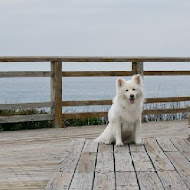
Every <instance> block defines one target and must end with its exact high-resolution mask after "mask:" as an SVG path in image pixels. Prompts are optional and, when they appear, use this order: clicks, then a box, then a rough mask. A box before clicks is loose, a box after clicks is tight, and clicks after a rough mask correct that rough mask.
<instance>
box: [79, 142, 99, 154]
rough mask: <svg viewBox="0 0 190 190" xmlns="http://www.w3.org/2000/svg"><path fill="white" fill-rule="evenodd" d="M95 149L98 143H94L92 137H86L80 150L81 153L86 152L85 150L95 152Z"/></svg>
mask: <svg viewBox="0 0 190 190" xmlns="http://www.w3.org/2000/svg"><path fill="white" fill-rule="evenodd" d="M97 149H98V143H96V142H95V141H94V139H86V141H85V145H84V148H83V151H82V152H83V153H86V152H95V153H96V152H97Z"/></svg>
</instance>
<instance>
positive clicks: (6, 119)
mask: <svg viewBox="0 0 190 190" xmlns="http://www.w3.org/2000/svg"><path fill="white" fill-rule="evenodd" d="M49 120H53V115H52V114H32V115H17V116H0V123H19V122H27V121H49Z"/></svg>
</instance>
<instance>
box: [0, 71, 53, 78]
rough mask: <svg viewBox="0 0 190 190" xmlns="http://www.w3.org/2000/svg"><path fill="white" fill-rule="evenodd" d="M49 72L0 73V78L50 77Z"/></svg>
mask: <svg viewBox="0 0 190 190" xmlns="http://www.w3.org/2000/svg"><path fill="white" fill-rule="evenodd" d="M51 76H52V73H51V72H50V71H14V72H12V71H9V72H6V71H5V72H0V78H5V77H6V78H8V77H51Z"/></svg>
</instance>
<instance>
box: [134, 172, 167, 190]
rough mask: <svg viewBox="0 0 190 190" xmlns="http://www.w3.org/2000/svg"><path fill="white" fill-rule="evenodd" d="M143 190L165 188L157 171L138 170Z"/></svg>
mask: <svg viewBox="0 0 190 190" xmlns="http://www.w3.org/2000/svg"><path fill="white" fill-rule="evenodd" d="M137 178H138V181H139V184H140V189H141V190H152V189H156V190H163V189H164V188H163V186H162V184H161V182H160V179H159V178H158V176H157V174H156V172H137Z"/></svg>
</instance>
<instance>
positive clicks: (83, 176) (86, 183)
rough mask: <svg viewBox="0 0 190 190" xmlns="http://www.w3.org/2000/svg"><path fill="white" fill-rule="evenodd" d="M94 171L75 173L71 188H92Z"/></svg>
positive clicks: (78, 189) (82, 189) (74, 189)
mask: <svg viewBox="0 0 190 190" xmlns="http://www.w3.org/2000/svg"><path fill="white" fill-rule="evenodd" d="M93 178H94V173H92V172H91V173H75V175H74V177H73V180H72V183H71V186H70V188H69V189H70V190H91V189H92V186H93V183H92V181H93Z"/></svg>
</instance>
